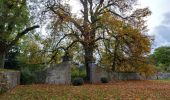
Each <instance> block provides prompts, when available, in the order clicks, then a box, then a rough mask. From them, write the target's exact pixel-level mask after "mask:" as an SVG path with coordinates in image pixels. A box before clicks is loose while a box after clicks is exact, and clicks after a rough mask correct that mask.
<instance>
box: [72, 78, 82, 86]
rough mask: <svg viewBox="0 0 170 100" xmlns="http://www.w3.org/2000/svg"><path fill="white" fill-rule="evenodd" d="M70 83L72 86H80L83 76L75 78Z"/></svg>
mask: <svg viewBox="0 0 170 100" xmlns="http://www.w3.org/2000/svg"><path fill="white" fill-rule="evenodd" d="M72 83H73V85H74V86H80V85H83V84H84V80H83V78H75V79H73V82H72Z"/></svg>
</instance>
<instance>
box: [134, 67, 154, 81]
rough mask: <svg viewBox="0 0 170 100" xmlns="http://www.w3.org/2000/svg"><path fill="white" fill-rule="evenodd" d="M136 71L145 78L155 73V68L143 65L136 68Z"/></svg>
mask: <svg viewBox="0 0 170 100" xmlns="http://www.w3.org/2000/svg"><path fill="white" fill-rule="evenodd" d="M137 71H138V72H140V73H141V74H142V75H143V76H145V77H146V78H148V77H150V76H152V75H154V74H156V73H157V69H156V67H155V66H154V65H151V64H143V65H141V66H140V67H138V69H137Z"/></svg>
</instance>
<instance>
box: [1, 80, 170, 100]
mask: <svg viewBox="0 0 170 100" xmlns="http://www.w3.org/2000/svg"><path fill="white" fill-rule="evenodd" d="M0 98H1V100H168V99H169V98H170V83H169V82H160V81H120V82H119V81H117V82H111V83H108V84H97V85H91V84H86V85H83V86H64V85H25V86H18V87H16V88H15V89H13V90H11V91H9V92H7V93H5V94H3V95H1V96H0Z"/></svg>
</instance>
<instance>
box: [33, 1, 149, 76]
mask: <svg viewBox="0 0 170 100" xmlns="http://www.w3.org/2000/svg"><path fill="white" fill-rule="evenodd" d="M78 1H79V3H80V4H81V6H82V8H81V9H80V11H79V12H80V14H78V13H77V14H74V13H72V12H71V6H70V4H69V3H68V1H67V0H43V1H42V0H38V1H36V4H37V5H36V4H35V5H34V6H35V7H39V8H38V9H41V10H42V12H43V13H42V14H43V18H44V19H46V20H44V21H45V22H46V23H47V22H48V24H49V29H50V30H51V31H50V35H49V38H48V39H47V40H49V41H50V43H51V44H50V48H48V49H47V51H48V52H51V60H50V61H51V62H52V61H54V62H55V60H56V59H55V58H56V57H57V56H58V54H59V52H60V54H61V52H62V55H64V54H69V55H70V56H72V57H73V59H76V58H80V59H77V60H78V61H80V62H82V63H84V65H85V66H86V72H87V79H90V67H91V66H90V65H91V63H94V62H96V63H98V64H99V63H101V64H103V65H104V66H105V67H106V66H107V65H108V67H109V69H110V70H112V71H116V69H117V68H116V67H118V66H123V67H124V68H128V66H131V67H132V66H133V67H135V66H138V67H140V65H141V63H146V60H145V57H144V56H146V55H147V54H148V53H149V52H150V46H151V39H150V37H149V36H148V35H147V26H146V24H145V17H147V16H148V15H150V14H151V12H150V11H149V9H148V8H143V9H136V8H135V4H136V2H137V0H100V1H98V0H78ZM38 5H41V6H38ZM47 19H48V20H47ZM82 55H83V56H84V57H83V58H82ZM78 56H79V57H78Z"/></svg>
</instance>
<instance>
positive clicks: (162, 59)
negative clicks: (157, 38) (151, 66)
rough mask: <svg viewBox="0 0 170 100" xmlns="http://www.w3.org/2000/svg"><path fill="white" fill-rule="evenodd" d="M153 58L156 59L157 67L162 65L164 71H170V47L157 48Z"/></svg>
mask: <svg viewBox="0 0 170 100" xmlns="http://www.w3.org/2000/svg"><path fill="white" fill-rule="evenodd" d="M151 58H152V59H154V61H155V64H156V66H157V67H160V68H161V69H163V71H168V72H169V71H170V47H168V46H167V47H166V46H163V47H159V48H156V49H155V51H154V53H153V54H152V55H151Z"/></svg>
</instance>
